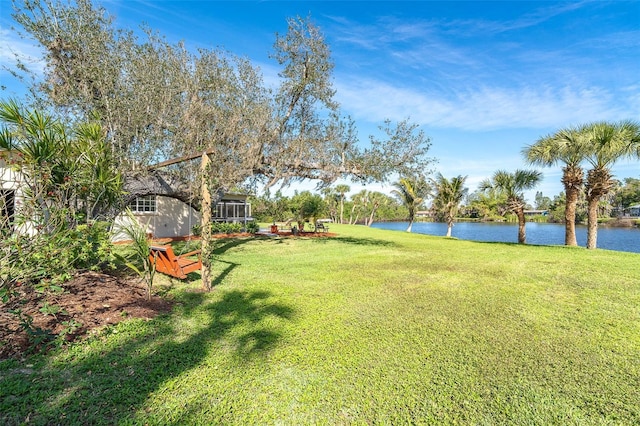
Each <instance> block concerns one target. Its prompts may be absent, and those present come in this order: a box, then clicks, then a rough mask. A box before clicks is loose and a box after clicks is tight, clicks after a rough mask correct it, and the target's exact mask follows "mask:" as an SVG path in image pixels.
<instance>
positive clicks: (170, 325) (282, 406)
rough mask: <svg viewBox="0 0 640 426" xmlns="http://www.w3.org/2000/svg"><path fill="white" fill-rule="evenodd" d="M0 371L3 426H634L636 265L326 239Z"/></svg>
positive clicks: (193, 284) (189, 289) (247, 249)
mask: <svg viewBox="0 0 640 426" xmlns="http://www.w3.org/2000/svg"><path fill="white" fill-rule="evenodd" d="M332 232H337V233H338V234H339V236H338V237H333V238H265V239H260V238H241V239H229V240H223V241H220V242H219V244H218V245H217V246H216V250H215V262H214V263H213V265H214V270H213V271H212V276H213V278H214V291H212V292H210V293H206V292H202V291H200V290H199V289H200V287H201V283H200V282H199V280H198V279H197V277H194V279H193V280H192V281H190V282H186V283H183V282H180V283H177V282H175V283H172V284H171V285H168V283H169V282H168V281H165V285H162V284H158V285H157V286H156V287H155V288H156V291H157V292H160V293H162V294H164V296H165V297H166V298H168V299H171V300H172V301H173V302H174V303H175V305H174V309H173V311H172V312H171V313H170V314H166V315H164V316H160V317H157V318H155V319H153V320H149V321H145V320H137V319H131V320H126V321H124V322H121V323H119V324H118V325H115V326H110V327H107V328H104V329H102V330H101V331H100V332H99V333H95V334H94V335H93V336H92V337H90V338H88V339H86V340H84V341H81V342H76V343H74V344H72V345H71V346H70V347H69V348H67V349H62V350H59V351H58V352H53V353H50V354H49V355H46V356H34V357H30V358H27V359H26V360H21V361H16V360H9V361H4V362H2V363H0V423H2V424H9V425H11V424H21V423H27V422H28V423H31V424H51V423H65V424H114V423H118V424H194V423H201V424H220V423H225V424H255V423H260V424H273V423H281V424H318V423H320V424H345V423H347V424H351V423H356V424H370V423H384V424H407V423H426V424H454V423H455V424H461V423H462V424H638V423H640V408H639V407H640V406H639V405H638V401H640V364H638V356H639V354H640V317H639V313H638V306H640V284H639V283H638V279H637V277H638V276H640V262H638V255H637V254H631V253H618V252H610V251H605V250H597V251H587V250H584V249H581V248H572V247H559V246H558V247H540V246H522V245H517V244H498V243H478V242H468V241H459V240H455V239H445V238H439V237H431V236H425V235H416V234H407V233H403V232H393V231H383V230H378V229H370V228H366V227H354V226H347V225H343V226H340V225H332Z"/></svg>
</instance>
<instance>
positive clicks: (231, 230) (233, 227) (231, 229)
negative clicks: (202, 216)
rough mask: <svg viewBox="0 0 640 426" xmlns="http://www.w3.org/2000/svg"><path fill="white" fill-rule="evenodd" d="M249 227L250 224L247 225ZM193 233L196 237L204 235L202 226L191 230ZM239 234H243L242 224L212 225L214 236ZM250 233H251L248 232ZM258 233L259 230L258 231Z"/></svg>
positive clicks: (217, 223)
mask: <svg viewBox="0 0 640 426" xmlns="http://www.w3.org/2000/svg"><path fill="white" fill-rule="evenodd" d="M247 225H248V224H247ZM191 232H193V235H195V236H196V237H199V236H201V235H202V226H200V225H195V226H194V227H192V228H191ZM238 232H242V224H241V223H226V222H213V223H212V224H211V233H212V234H236V233H238ZM248 232H250V231H248ZM256 232H257V230H256Z"/></svg>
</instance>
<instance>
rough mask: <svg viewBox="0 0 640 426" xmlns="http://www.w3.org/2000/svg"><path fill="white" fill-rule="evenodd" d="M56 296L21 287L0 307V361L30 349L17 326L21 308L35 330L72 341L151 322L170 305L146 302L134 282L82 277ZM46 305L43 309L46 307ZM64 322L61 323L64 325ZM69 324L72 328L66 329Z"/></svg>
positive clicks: (160, 301)
mask: <svg viewBox="0 0 640 426" xmlns="http://www.w3.org/2000/svg"><path fill="white" fill-rule="evenodd" d="M62 287H63V289H64V291H63V292H62V293H60V294H52V293H50V292H47V293H39V292H37V291H35V290H34V289H33V287H31V286H25V287H23V288H20V291H19V293H20V294H19V295H18V297H16V298H14V300H13V301H12V302H10V303H9V304H6V305H5V304H3V305H0V360H1V359H6V358H10V357H20V356H22V355H23V354H24V353H25V352H26V351H27V350H28V349H29V348H30V342H29V336H28V334H27V332H26V331H25V330H24V327H22V326H21V322H20V318H19V316H18V315H16V314H14V313H11V312H10V311H11V310H15V309H20V310H21V311H22V313H23V314H24V315H29V316H30V317H31V318H33V324H32V327H33V328H35V327H38V328H40V329H42V330H46V331H48V332H50V333H51V334H53V335H55V336H58V335H60V334H61V333H62V334H63V335H64V338H65V339H66V340H69V341H71V340H73V339H76V338H77V337H79V336H82V335H85V334H86V333H87V332H89V331H91V330H93V329H96V328H98V327H102V326H105V325H108V324H116V323H118V322H120V321H123V320H125V319H128V318H148V319H150V318H153V317H155V316H156V315H158V314H160V313H163V312H169V311H170V310H171V306H172V305H171V302H169V301H167V300H164V299H162V298H161V297H158V296H152V297H151V299H150V300H147V296H146V289H145V287H144V285H143V284H142V283H140V282H139V280H138V279H136V278H132V277H126V276H125V277H116V276H112V275H107V274H102V273H95V272H87V273H83V274H80V275H78V276H76V277H75V278H73V279H72V280H71V281H68V282H66V283H65V284H63V285H62ZM45 304H47V305H45ZM44 306H49V307H53V308H52V309H53V310H59V312H58V313H56V314H55V315H53V314H46V313H43V312H42V311H41V310H42V308H43V307H44ZM63 322H66V324H63ZM69 324H72V325H73V326H72V327H69Z"/></svg>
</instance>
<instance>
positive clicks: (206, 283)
mask: <svg viewBox="0 0 640 426" xmlns="http://www.w3.org/2000/svg"><path fill="white" fill-rule="evenodd" d="M210 161H211V160H210V159H209V155H208V154H206V153H204V154H202V162H201V163H200V169H201V171H202V215H201V218H202V220H201V222H200V224H201V237H202V250H201V252H200V258H201V260H202V286H203V287H204V289H205V290H207V291H211V273H210V271H211V261H210V258H211V256H210V253H209V250H210V248H211V188H210V187H209V173H208V172H209V163H210Z"/></svg>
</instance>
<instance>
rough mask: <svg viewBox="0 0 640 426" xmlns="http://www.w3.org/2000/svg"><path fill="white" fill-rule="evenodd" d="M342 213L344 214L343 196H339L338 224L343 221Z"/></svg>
mask: <svg viewBox="0 0 640 426" xmlns="http://www.w3.org/2000/svg"><path fill="white" fill-rule="evenodd" d="M343 214H344V198H343V197H341V198H340V225H342V224H343V223H344V222H343V221H342V218H343Z"/></svg>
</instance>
